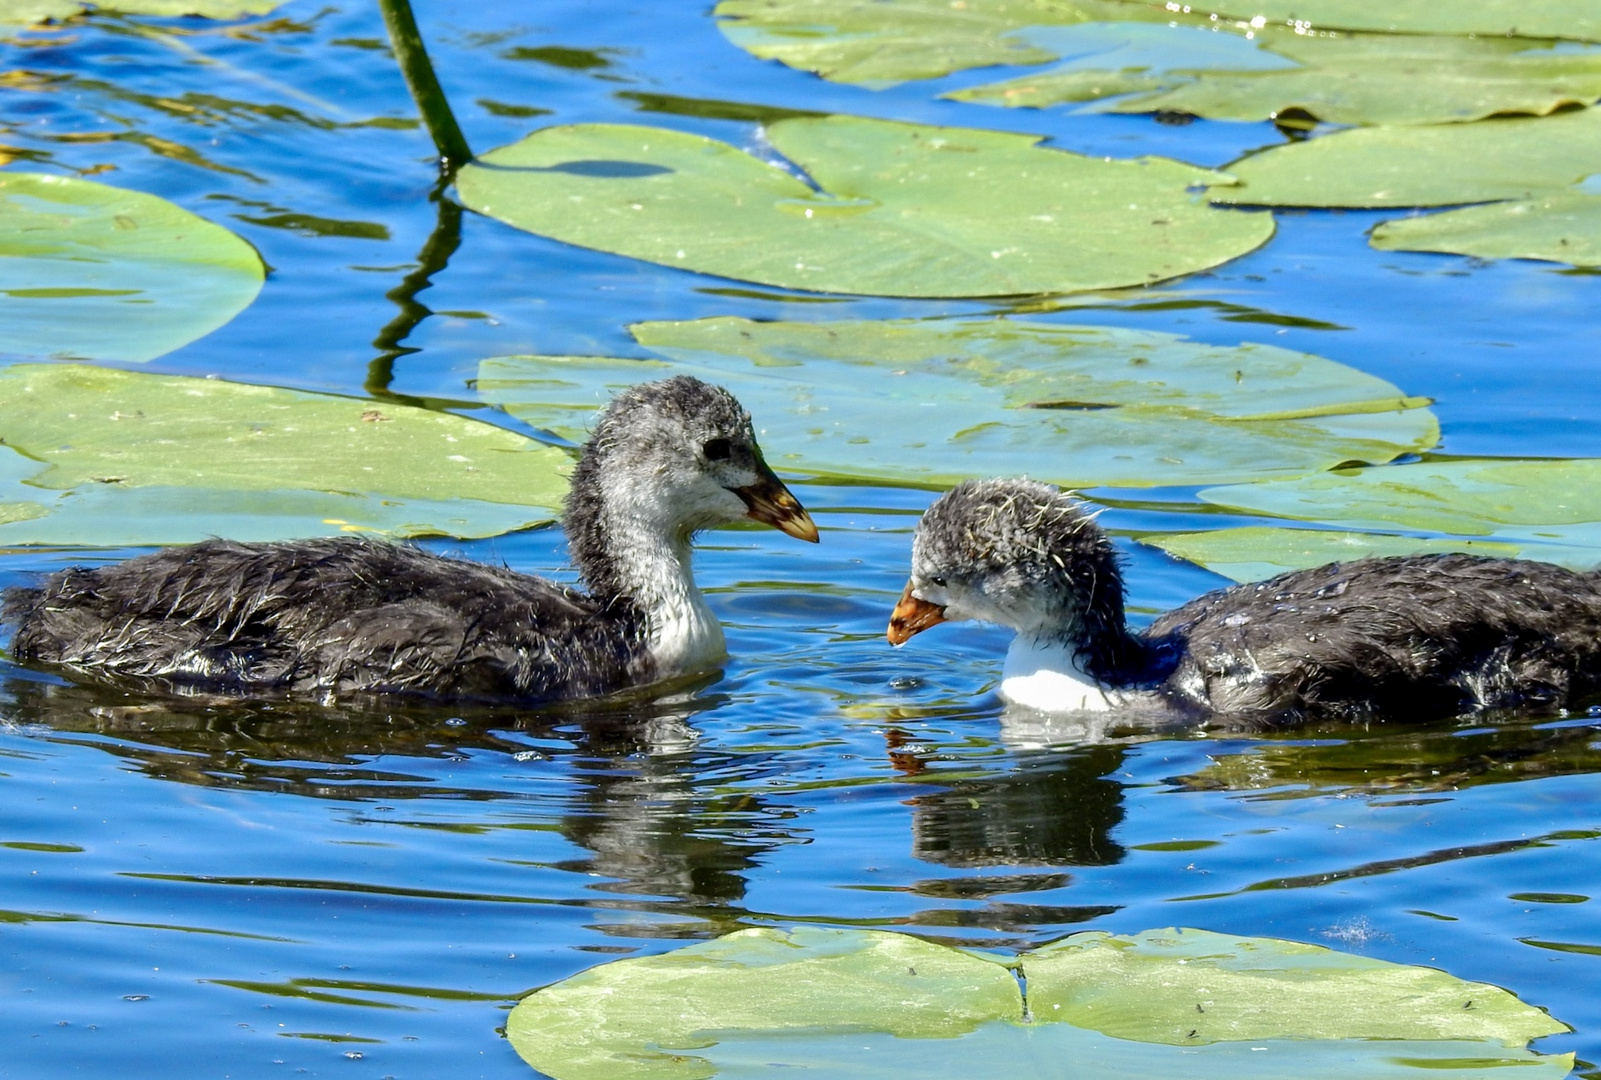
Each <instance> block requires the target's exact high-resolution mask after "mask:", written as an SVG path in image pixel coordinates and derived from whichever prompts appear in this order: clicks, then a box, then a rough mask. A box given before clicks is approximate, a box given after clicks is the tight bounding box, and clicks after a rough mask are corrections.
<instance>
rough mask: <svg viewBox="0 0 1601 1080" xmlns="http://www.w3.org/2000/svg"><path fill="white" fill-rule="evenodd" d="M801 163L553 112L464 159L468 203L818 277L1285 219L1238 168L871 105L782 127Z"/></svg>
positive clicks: (1238, 244)
mask: <svg viewBox="0 0 1601 1080" xmlns="http://www.w3.org/2000/svg"><path fill="white" fill-rule="evenodd" d="M765 131H766V133H767V136H768V139H769V140H770V141H771V143H772V146H773V147H774V149H776V150H777V151H778V152H779V153H781V154H783V155H784V156H785V157H787V158H788V159H789V160H790V161H791V162H793V163H794V164H795V165H797V166H799V167H800V168H801V169H803V170H805V172H806V173H807V175H808V176H810V177H811V179H812V180H813V181H814V182H815V183H816V184H817V190H814V189H813V188H812V187H810V186H808V185H807V184H806V183H804V182H803V181H801V180H800V179H797V178H796V177H795V176H794V175H792V174H791V173H789V172H787V171H785V170H784V169H781V168H778V167H776V166H774V165H772V164H770V163H768V162H765V161H761V160H758V159H757V158H754V157H752V156H750V155H749V154H746V153H744V152H743V151H740V150H736V149H735V148H734V147H732V146H729V145H728V144H726V143H721V142H718V141H716V140H714V139H708V138H705V137H703V136H699V135H689V134H685V133H682V132H676V131H668V130H664V129H661V128H649V127H635V126H631V125H623V124H580V125H573V126H570V127H553V128H546V129H544V130H543V131H537V132H535V133H534V134H532V135H530V136H528V137H527V138H526V139H523V140H522V141H521V142H517V143H514V144H512V145H510V146H506V147H502V148H500V149H499V150H495V151H492V152H490V153H489V154H487V155H485V156H484V157H483V158H481V159H479V161H478V162H475V163H473V164H470V165H468V166H466V167H465V168H463V169H462V171H461V172H460V173H459V174H458V175H457V178H456V184H457V190H458V191H459V192H460V195H461V198H462V200H463V201H464V202H465V203H466V205H467V206H469V207H471V208H472V209H474V210H477V211H479V212H480V213H484V214H488V215H489V216H491V217H494V218H498V219H500V220H501V221H504V222H506V223H507V224H510V225H514V226H516V227H517V228H519V229H526V230H527V231H529V232H534V233H539V234H541V235H544V236H551V237H555V238H556V239H558V240H563V241H566V242H568V243H573V244H579V245H581V246H583V247H590V248H597V249H599V250H601V251H611V252H615V253H617V254H620V255H628V256H631V257H633V258H637V259H645V260H647V261H649V262H655V263H661V264H663V265H666V266H675V267H680V268H682V269H686V270H696V271H700V272H702V273H709V274H718V275H721V276H724V277H731V278H738V279H741V280H745V281H755V282H760V283H762V284H765V285H777V286H782V287H786V288H795V289H808V290H812V291H817V292H843V293H867V294H874V295H882V296H997V295H1014V294H1021V293H1061V292H1073V291H1079V290H1087V289H1102V288H1116V287H1121V286H1127V285H1141V284H1148V283H1150V282H1154V281H1160V280H1163V279H1165V278H1171V277H1177V276H1179V275H1182V274H1188V273H1192V272H1194V271H1197V270H1201V269H1205V268H1207V267H1210V266H1215V265H1217V264H1218V263H1221V262H1225V261H1227V260H1229V259H1232V258H1235V257H1237V256H1239V255H1243V254H1244V253H1246V252H1248V251H1250V250H1252V249H1253V248H1255V247H1257V246H1258V245H1260V244H1262V243H1263V242H1264V241H1266V240H1267V239H1268V237H1269V236H1271V235H1272V233H1273V222H1272V219H1271V218H1270V217H1269V216H1267V215H1263V214H1240V213H1234V212H1227V211H1219V210H1215V209H1211V208H1208V207H1207V206H1206V205H1204V202H1202V201H1197V199H1196V198H1195V196H1194V195H1193V194H1192V193H1191V192H1190V190H1189V189H1190V188H1191V187H1192V186H1194V185H1197V184H1224V183H1227V178H1226V177H1224V176H1223V175H1222V174H1220V173H1215V172H1211V171H1208V170H1205V169H1199V168H1197V167H1195V166H1192V165H1186V164H1183V163H1181V162H1176V161H1171V160H1168V159H1165V158H1140V159H1136V160H1126V161H1108V160H1105V159H1102V158H1090V157H1082V156H1080V155H1077V154H1070V153H1066V152H1064V151H1060V150H1051V149H1043V148H1040V147H1038V146H1037V145H1036V144H1037V143H1038V142H1039V138H1038V137H1036V136H1031V135H1014V134H1007V133H1002V132H993V131H977V130H970V129H965V128H937V127H925V126H921V125H916V124H898V123H891V122H889V121H884V120H869V119H864V118H861V117H849V116H827V117H820V118H818V117H797V118H794V119H789V120H781V121H778V122H776V123H774V124H772V125H770V126H768V127H767V128H766V129H765Z"/></svg>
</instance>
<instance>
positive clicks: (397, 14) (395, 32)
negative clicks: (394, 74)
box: [378, 0, 473, 176]
mask: <svg viewBox="0 0 1601 1080" xmlns="http://www.w3.org/2000/svg"><path fill="white" fill-rule="evenodd" d="M378 6H379V7H380V8H382V9H383V13H384V25H385V26H386V27H387V28H388V29H389V43H390V45H391V46H392V47H393V48H394V50H395V59H396V60H398V61H400V72H401V74H402V75H404V76H405V77H406V86H407V87H408V88H410V90H411V96H412V99H413V100H414V101H416V102H417V109H418V110H419V111H420V112H421V113H422V119H423V123H424V124H427V125H428V134H429V135H431V136H433V140H434V146H435V147H437V148H438V150H439V169H440V171H441V172H442V173H444V174H445V175H447V176H449V175H450V174H451V173H454V172H455V171H456V169H457V168H459V167H460V166H462V165H463V164H465V163H466V162H468V161H471V160H472V156H473V152H472V150H471V149H470V148H469V147H468V146H467V137H466V136H465V135H463V134H462V133H461V128H460V127H458V126H457V125H456V117H455V115H454V114H452V113H451V111H450V102H449V101H447V100H446V99H445V91H444V90H443V89H442V88H441V87H440V85H439V79H438V77H436V76H435V75H434V66H433V63H432V62H430V61H429V59H428V51H427V50H426V49H424V48H423V43H422V35H421V34H420V33H418V31H417V20H416V19H415V18H414V17H413V16H412V14H411V3H410V0H378Z"/></svg>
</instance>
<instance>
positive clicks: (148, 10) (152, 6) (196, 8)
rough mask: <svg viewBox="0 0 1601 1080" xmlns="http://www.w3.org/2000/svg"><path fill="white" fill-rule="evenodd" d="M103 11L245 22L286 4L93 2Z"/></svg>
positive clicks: (263, 0)
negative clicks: (251, 16)
mask: <svg viewBox="0 0 1601 1080" xmlns="http://www.w3.org/2000/svg"><path fill="white" fill-rule="evenodd" d="M93 3H94V6H95V8H96V9H97V10H101V11H117V12H121V13H122V14H124V15H167V16H176V15H199V16H200V17H202V18H206V19H242V18H244V17H245V16H246V15H265V14H267V12H269V11H272V10H273V9H274V8H277V7H280V6H281V5H282V4H283V3H284V0H105V2H104V3H102V2H100V0H93Z"/></svg>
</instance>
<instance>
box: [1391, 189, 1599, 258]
mask: <svg viewBox="0 0 1601 1080" xmlns="http://www.w3.org/2000/svg"><path fill="white" fill-rule="evenodd" d="M1370 242H1371V243H1372V244H1373V246H1374V247H1376V248H1380V249H1382V250H1384V251H1443V252H1449V253H1452V254H1456V255H1472V256H1475V257H1477V258H1480V259H1544V260H1546V261H1548V262H1561V263H1569V264H1571V265H1574V266H1601V195H1591V194H1588V193H1586V192H1582V191H1567V192H1562V193H1560V194H1556V195H1547V196H1545V197H1544V198H1539V199H1521V200H1518V201H1517V202H1504V203H1494V204H1492V205H1490V206H1470V207H1467V208H1465V209H1462V210H1448V211H1446V212H1445V213H1443V214H1429V215H1428V216H1427V217H1416V218H1404V219H1402V220H1399V221H1386V222H1384V223H1383V224H1382V225H1380V226H1379V227H1378V228H1376V229H1374V230H1373V234H1372V236H1371V238H1370Z"/></svg>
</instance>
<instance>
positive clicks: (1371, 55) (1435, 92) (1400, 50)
mask: <svg viewBox="0 0 1601 1080" xmlns="http://www.w3.org/2000/svg"><path fill="white" fill-rule="evenodd" d="M1271 29H1272V30H1273V32H1271V33H1269V32H1263V33H1260V34H1258V35H1256V42H1255V44H1258V45H1260V46H1261V47H1262V48H1263V49H1270V50H1271V52H1266V53H1262V54H1260V55H1262V56H1278V57H1283V58H1286V60H1294V61H1298V62H1299V64H1300V66H1294V65H1288V64H1286V65H1284V66H1281V67H1278V68H1274V69H1271V70H1240V69H1230V68H1229V67H1228V66H1227V62H1226V61H1223V62H1219V63H1213V64H1205V63H1204V62H1203V61H1204V60H1205V56H1204V48H1203V47H1206V46H1210V45H1212V43H1213V42H1214V41H1215V39H1217V38H1218V37H1219V36H1220V35H1218V34H1215V33H1210V32H1207V31H1204V30H1199V29H1195V28H1191V27H1186V26H1173V27H1167V26H1160V27H1155V26H1134V27H1129V28H1128V30H1127V33H1128V35H1129V36H1130V37H1131V39H1132V40H1133V41H1136V42H1150V41H1152V40H1153V39H1160V38H1162V37H1164V36H1165V37H1166V38H1167V39H1169V40H1168V47H1167V50H1166V53H1167V56H1166V59H1167V61H1168V66H1167V67H1165V68H1159V67H1154V66H1143V65H1142V66H1130V65H1129V64H1128V61H1129V60H1130V59H1132V58H1134V57H1137V56H1138V55H1139V53H1138V51H1134V52H1132V53H1131V52H1130V50H1129V49H1128V47H1127V46H1125V47H1124V48H1121V49H1118V50H1115V51H1113V52H1111V53H1110V54H1109V55H1107V56H1106V57H1105V60H1110V61H1116V60H1118V59H1122V61H1123V66H1121V67H1119V68H1115V69H1114V68H1109V67H1107V66H1106V64H1105V62H1104V61H1103V58H1102V57H1099V56H1093V55H1092V56H1088V57H1081V58H1078V59H1075V60H1074V61H1073V62H1072V63H1071V64H1070V65H1068V66H1066V67H1064V68H1060V69H1056V70H1053V71H1047V72H1042V73H1037V74H1031V75H1027V76H1024V77H1022V78H1018V79H1011V80H1007V81H1005V82H999V83H990V84H987V85H984V86H978V87H972V88H969V89H966V90H961V91H957V92H954V93H951V94H948V95H946V96H947V97H951V98H955V99H958V100H962V101H979V102H986V103H989V104H996V105H1010V106H1035V107H1039V106H1044V105H1052V104H1057V103H1060V102H1076V101H1094V100H1098V99H1100V98H1102V97H1107V96H1111V95H1117V94H1132V95H1133V96H1129V97H1125V98H1122V99H1121V100H1119V101H1117V102H1112V103H1109V104H1108V105H1107V106H1106V108H1107V109H1108V110H1109V111H1112V112H1155V111H1174V112H1184V113H1191V114H1193V115H1196V116H1204V117H1207V118H1210V119H1215V120H1268V119H1272V118H1274V117H1277V116H1279V115H1281V114H1283V113H1286V112H1290V111H1299V112H1302V113H1305V114H1308V115H1310V116H1312V117H1315V118H1317V119H1319V120H1324V121H1328V122H1331V123H1337V124H1439V123H1449V122H1452V121H1464V120H1478V119H1482V118H1483V117H1486V116H1492V115H1496V114H1499V113H1533V114H1536V115H1544V114H1546V113H1549V112H1551V111H1553V110H1555V109H1557V108H1560V107H1562V106H1565V105H1573V104H1582V105H1588V104H1591V103H1592V102H1594V101H1595V100H1596V99H1597V98H1601V52H1598V51H1595V50H1586V51H1569V50H1555V49H1553V48H1552V44H1553V43H1551V42H1543V43H1536V42H1531V41H1527V40H1522V39H1515V38H1504V37H1503V38H1471V37H1429V36H1422V35H1388V34H1339V35H1329V34H1322V35H1308V34H1296V33H1294V32H1292V31H1289V30H1285V29H1283V28H1282V27H1278V28H1271ZM1190 42H1193V43H1195V45H1196V47H1197V50H1196V51H1197V52H1198V53H1203V55H1198V56H1196V57H1195V58H1194V59H1190V58H1188V57H1186V56H1185V51H1186V50H1185V49H1184V46H1185V44H1186V43H1190ZM1241 44H1242V45H1244V44H1246V43H1244V42H1243V41H1242V42H1241ZM1250 47H1251V46H1250V45H1246V48H1250ZM1250 66H1251V67H1252V68H1261V67H1262V66H1263V65H1262V63H1260V62H1256V63H1253V64H1252V65H1250ZM1207 68H1210V69H1213V70H1206V69H1207ZM1097 69H1099V70H1097Z"/></svg>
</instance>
